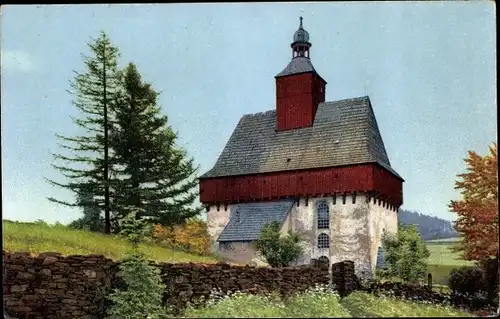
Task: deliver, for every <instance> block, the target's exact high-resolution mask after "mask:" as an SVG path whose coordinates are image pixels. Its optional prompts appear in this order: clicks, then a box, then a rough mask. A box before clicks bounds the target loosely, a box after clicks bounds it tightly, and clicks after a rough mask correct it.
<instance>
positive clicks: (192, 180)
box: [110, 64, 201, 225]
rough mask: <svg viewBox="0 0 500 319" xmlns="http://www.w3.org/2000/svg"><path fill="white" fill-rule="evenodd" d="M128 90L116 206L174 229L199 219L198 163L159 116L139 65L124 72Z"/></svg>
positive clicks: (118, 146) (116, 134)
mask: <svg viewBox="0 0 500 319" xmlns="http://www.w3.org/2000/svg"><path fill="white" fill-rule="evenodd" d="M123 74H124V92H123V94H122V96H120V98H119V99H118V102H117V103H116V105H118V106H119V107H117V108H116V110H115V111H116V113H115V115H116V121H117V122H116V124H117V125H116V127H115V129H114V130H113V133H112V138H111V141H110V143H111V144H110V145H111V146H112V148H113V150H114V156H115V162H114V163H115V164H116V171H115V175H114V178H113V186H114V188H115V189H116V190H117V193H116V194H115V197H114V204H115V207H116V210H117V213H119V214H120V216H124V215H126V214H128V213H129V212H130V211H132V210H135V209H138V208H139V209H141V212H140V213H139V214H138V217H140V218H144V217H147V218H148V219H149V220H150V221H151V222H153V223H155V224H162V225H175V224H179V223H182V222H183V221H185V220H186V219H188V218H190V217H193V216H195V215H198V214H199V213H200V211H201V210H200V209H199V208H192V207H191V205H192V204H193V203H194V201H195V199H196V197H197V195H198V194H197V192H196V191H195V188H196V187H197V185H198V182H197V179H196V170H197V168H196V167H195V166H194V164H193V159H190V158H187V155H186V152H185V151H184V150H182V149H181V148H180V147H178V146H177V145H176V139H177V134H176V133H175V132H174V131H173V130H172V128H171V127H170V126H168V123H167V122H168V119H167V116H165V115H162V114H161V113H160V107H159V106H158V105H157V99H158V93H157V92H156V91H154V90H153V88H152V87H151V85H150V84H148V83H145V82H143V81H142V79H141V76H140V74H139V72H138V71H137V69H136V66H135V65H134V64H129V65H128V66H127V67H126V69H125V70H124V73H123Z"/></svg>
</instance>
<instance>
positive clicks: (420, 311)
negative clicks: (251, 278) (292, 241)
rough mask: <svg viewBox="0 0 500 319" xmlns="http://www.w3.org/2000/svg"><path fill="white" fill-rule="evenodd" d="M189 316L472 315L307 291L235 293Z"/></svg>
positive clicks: (360, 295)
mask: <svg viewBox="0 0 500 319" xmlns="http://www.w3.org/2000/svg"><path fill="white" fill-rule="evenodd" d="M185 316H186V317H190V318H214V317H217V318H266V317H275V318H280V317H281V318H328V317H329V318H340V317H355V318H360V317H414V316H416V317H471V316H472V315H471V314H469V313H466V312H462V311H459V310H457V309H454V308H451V307H444V306H438V305H430V304H422V303H414V302H410V301H404V300H396V299H392V298H385V297H375V296H373V295H370V294H367V293H362V292H355V293H352V294H351V295H349V296H348V297H346V298H344V299H343V300H339V298H338V297H337V296H335V295H333V294H328V293H326V294H325V293H308V294H303V295H299V296H297V297H295V298H294V299H292V300H290V301H288V302H286V303H283V302H281V301H279V300H278V299H275V298H266V297H260V296H252V295H236V296H233V297H231V298H228V299H225V300H223V301H219V302H217V303H215V304H212V305H210V306H207V307H203V308H199V309H190V310H188V311H187V313H186V314H185Z"/></svg>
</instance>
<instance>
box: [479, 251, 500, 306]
mask: <svg viewBox="0 0 500 319" xmlns="http://www.w3.org/2000/svg"><path fill="white" fill-rule="evenodd" d="M481 266H482V268H483V270H484V281H485V290H486V292H487V293H488V300H489V301H490V302H493V301H494V299H495V298H496V297H497V296H498V295H497V292H498V281H499V278H498V276H499V273H498V256H497V258H490V259H488V260H486V261H485V262H483V263H482V265H481Z"/></svg>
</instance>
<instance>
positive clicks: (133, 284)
mask: <svg viewBox="0 0 500 319" xmlns="http://www.w3.org/2000/svg"><path fill="white" fill-rule="evenodd" d="M136 216H137V212H135V211H133V210H132V211H130V213H129V214H128V215H126V216H124V217H123V218H121V219H120V220H119V224H120V229H121V230H120V233H119V235H120V236H123V237H124V238H126V239H127V240H128V242H129V243H130V244H131V245H132V250H131V251H129V252H128V253H127V255H126V256H125V258H124V260H123V261H122V262H121V264H120V266H119V267H120V272H121V276H122V280H123V282H124V284H125V288H124V289H115V290H114V291H113V292H112V293H111V294H110V295H109V296H108V299H109V300H111V301H112V302H113V305H112V306H111V307H110V308H109V309H107V313H108V314H109V315H110V316H109V318H110V319H114V318H117V319H136V318H144V319H149V318H151V319H153V318H155V319H159V318H165V317H166V316H165V314H166V312H165V309H164V307H163V305H162V298H163V293H164V290H165V285H164V284H163V282H162V278H161V274H160V269H158V268H157V267H155V266H153V265H151V264H150V263H149V262H148V260H147V259H146V257H145V255H144V253H143V252H142V251H141V250H140V249H139V244H140V242H141V241H142V240H143V239H144V238H145V237H146V236H149V235H150V233H151V226H152V225H151V224H150V223H149V222H148V221H147V220H137V219H136Z"/></svg>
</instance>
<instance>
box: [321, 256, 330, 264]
mask: <svg viewBox="0 0 500 319" xmlns="http://www.w3.org/2000/svg"><path fill="white" fill-rule="evenodd" d="M318 261H319V262H320V263H325V264H327V265H328V264H329V263H330V259H328V257H326V256H321V257H319V258H318Z"/></svg>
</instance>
